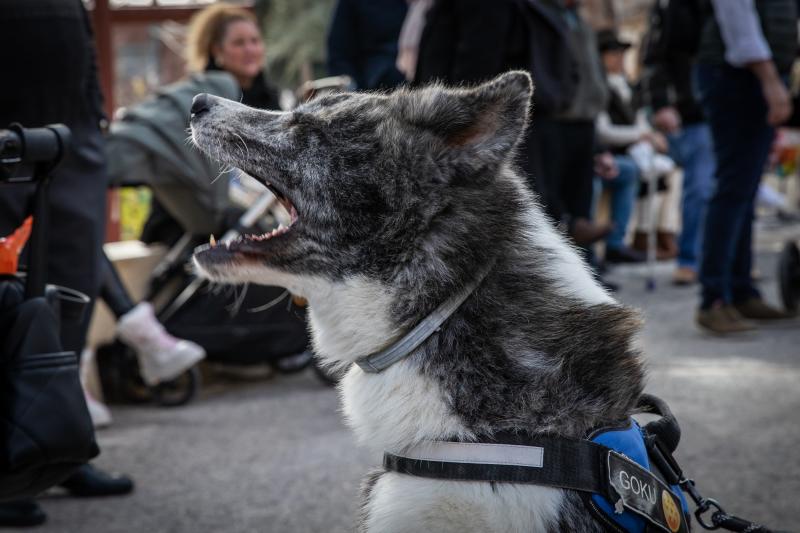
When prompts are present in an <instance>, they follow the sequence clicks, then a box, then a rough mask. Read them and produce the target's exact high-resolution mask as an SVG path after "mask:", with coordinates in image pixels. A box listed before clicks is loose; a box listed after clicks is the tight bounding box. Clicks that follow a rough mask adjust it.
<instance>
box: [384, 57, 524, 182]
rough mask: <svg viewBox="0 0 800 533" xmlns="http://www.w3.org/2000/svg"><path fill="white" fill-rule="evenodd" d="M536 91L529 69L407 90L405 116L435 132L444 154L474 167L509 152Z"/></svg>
mask: <svg viewBox="0 0 800 533" xmlns="http://www.w3.org/2000/svg"><path fill="white" fill-rule="evenodd" d="M532 94H533V83H532V81H531V77H530V74H528V73H527V72H525V71H511V72H506V73H505V74H501V75H500V76H498V77H496V78H494V79H493V80H491V81H489V82H486V83H484V84H482V85H478V86H477V87H473V88H469V89H447V88H443V87H441V86H437V85H433V86H429V87H425V88H423V89H421V90H418V91H411V92H406V93H402V94H400V95H399V96H400V100H399V108H400V112H401V116H402V117H403V119H404V120H405V121H407V122H408V123H410V124H412V125H414V126H416V127H419V128H423V129H425V130H428V131H430V132H432V133H433V134H434V135H436V137H437V138H438V139H439V140H440V141H441V142H440V143H436V144H437V145H439V146H438V148H440V149H441V153H442V155H444V156H445V157H447V158H449V159H453V160H454V161H457V162H462V163H467V164H469V165H470V166H472V167H475V166H484V165H487V164H489V165H491V164H499V163H501V162H502V161H503V160H504V159H505V158H507V157H508V155H509V154H510V153H511V151H512V150H513V149H514V147H515V146H516V144H517V142H519V139H520V137H521V136H522V133H523V132H524V131H525V127H526V125H527V122H528V108H529V107H530V101H531V96H532Z"/></svg>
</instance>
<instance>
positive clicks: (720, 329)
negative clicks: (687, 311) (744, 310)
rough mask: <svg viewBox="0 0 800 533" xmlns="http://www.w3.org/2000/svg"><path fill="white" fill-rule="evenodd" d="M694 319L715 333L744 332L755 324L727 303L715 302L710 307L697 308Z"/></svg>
mask: <svg viewBox="0 0 800 533" xmlns="http://www.w3.org/2000/svg"><path fill="white" fill-rule="evenodd" d="M695 321H696V322H697V325H698V326H700V327H701V328H703V329H704V330H706V331H708V332H710V333H714V334H717V335H727V334H731V333H744V332H747V331H752V330H754V329H755V326H753V325H752V324H751V323H749V322H747V321H746V320H745V319H744V318H742V315H740V314H739V312H738V311H737V310H736V309H735V308H734V307H733V306H732V305H728V304H715V305H714V306H712V307H711V308H710V309H699V310H698V311H697V316H696V318H695Z"/></svg>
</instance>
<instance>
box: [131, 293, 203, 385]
mask: <svg viewBox="0 0 800 533" xmlns="http://www.w3.org/2000/svg"><path fill="white" fill-rule="evenodd" d="M117 336H118V337H119V338H120V340H122V341H123V342H124V343H125V344H127V345H128V346H130V347H132V348H133V349H134V350H135V351H136V355H137V356H138V359H139V370H140V372H141V373H142V379H144V382H145V383H147V384H148V385H150V386H154V385H157V384H159V383H163V382H165V381H170V380H172V379H175V378H176V377H178V376H180V375H181V374H182V373H184V372H185V371H187V370H188V369H190V368H191V367H193V366H194V365H195V364H197V363H198V362H199V361H200V360H201V359H203V358H204V357H205V356H206V352H205V350H203V348H202V346H200V345H198V344H195V343H193V342H191V341H187V340H184V339H176V338H175V337H173V336H172V335H170V334H169V333H167V331H166V330H165V329H164V326H162V325H161V323H160V322H159V321H158V319H157V318H156V315H155V313H154V312H153V306H152V305H150V304H149V303H148V302H142V303H140V304H138V305H137V306H136V307H134V308H133V309H132V310H130V311H128V312H127V313H125V314H124V315H123V316H122V317H121V318H120V319H119V322H118V323H117Z"/></svg>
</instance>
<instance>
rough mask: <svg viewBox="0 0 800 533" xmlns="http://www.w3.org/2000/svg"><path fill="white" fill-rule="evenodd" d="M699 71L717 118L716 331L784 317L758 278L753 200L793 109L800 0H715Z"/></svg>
mask: <svg viewBox="0 0 800 533" xmlns="http://www.w3.org/2000/svg"><path fill="white" fill-rule="evenodd" d="M712 4H713V7H714V13H713V16H709V17H708V20H707V21H706V24H705V26H704V28H703V32H702V35H701V40H700V47H699V52H698V55H697V66H696V70H695V79H696V82H697V89H698V93H699V95H700V102H701V104H702V107H703V111H704V113H705V116H706V117H707V118H708V122H709V124H710V126H711V133H712V136H713V139H714V153H715V155H716V160H717V169H716V187H715V190H714V193H713V195H712V196H711V200H710V201H709V203H708V208H707V212H706V222H705V233H704V236H703V254H702V259H701V265H700V283H701V285H702V297H701V302H700V308H699V309H698V312H697V316H696V322H697V324H698V325H699V326H700V327H701V328H703V329H705V330H708V331H710V332H712V333H715V334H729V333H739V332H743V331H748V330H752V329H753V328H754V326H753V325H752V323H750V322H748V319H754V320H773V319H780V318H784V317H785V316H786V315H785V313H783V312H782V311H780V310H778V309H776V308H774V307H772V306H770V305H768V304H767V303H766V302H764V300H763V299H762V297H761V294H760V293H759V291H758V289H757V288H756V286H755V283H754V281H753V278H752V274H751V271H752V266H753V264H752V257H753V253H752V244H753V243H752V237H753V233H752V232H753V216H754V203H755V196H756V192H757V191H758V185H759V183H760V181H761V176H762V174H763V171H764V165H765V163H766V161H767V157H768V155H769V151H770V148H771V145H772V142H773V139H774V137H775V127H777V126H780V125H781V124H782V123H783V122H785V121H786V120H787V119H788V118H789V117H790V116H791V114H792V102H791V99H790V97H789V92H788V90H787V88H786V84H785V81H784V80H785V77H786V76H787V75H788V73H789V71H790V69H791V66H792V64H793V63H794V60H795V58H796V56H797V48H798V41H797V3H796V2H795V0H712Z"/></svg>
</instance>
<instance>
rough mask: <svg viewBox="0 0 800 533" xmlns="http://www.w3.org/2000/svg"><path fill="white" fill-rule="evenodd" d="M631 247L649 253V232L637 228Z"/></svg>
mask: <svg viewBox="0 0 800 533" xmlns="http://www.w3.org/2000/svg"><path fill="white" fill-rule="evenodd" d="M631 248H633V249H634V250H636V251H637V252H642V253H643V254H646V253H647V232H646V231H639V230H636V232H634V234H633V242H632V243H631Z"/></svg>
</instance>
